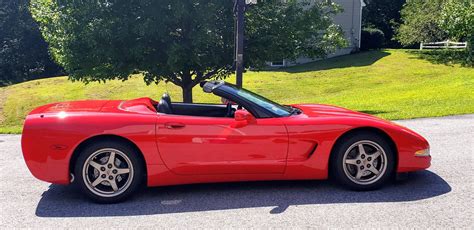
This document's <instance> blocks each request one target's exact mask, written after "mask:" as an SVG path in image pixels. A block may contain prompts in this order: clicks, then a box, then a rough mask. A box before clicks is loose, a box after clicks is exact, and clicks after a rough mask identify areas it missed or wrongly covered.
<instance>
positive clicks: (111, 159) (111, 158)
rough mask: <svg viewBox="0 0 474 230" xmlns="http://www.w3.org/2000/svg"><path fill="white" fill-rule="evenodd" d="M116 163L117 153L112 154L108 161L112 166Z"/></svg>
mask: <svg viewBox="0 0 474 230" xmlns="http://www.w3.org/2000/svg"><path fill="white" fill-rule="evenodd" d="M114 162H115V152H113V151H112V152H110V156H109V160H108V161H107V164H112V165H115V164H114Z"/></svg>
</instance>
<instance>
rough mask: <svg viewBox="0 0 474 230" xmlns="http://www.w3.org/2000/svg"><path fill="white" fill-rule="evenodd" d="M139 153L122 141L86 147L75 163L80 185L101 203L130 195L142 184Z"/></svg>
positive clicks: (84, 191)
mask: <svg viewBox="0 0 474 230" xmlns="http://www.w3.org/2000/svg"><path fill="white" fill-rule="evenodd" d="M137 154H138V153H137V152H136V151H135V150H134V149H133V148H131V147H130V146H128V145H126V144H122V143H119V142H101V143H96V144H92V145H90V146H88V147H86V148H85V149H84V150H83V151H82V152H81V153H80V156H79V158H78V159H77V161H76V166H75V175H76V177H77V183H78V185H79V187H80V189H81V190H82V192H83V193H85V194H86V195H87V196H89V197H90V198H92V200H93V201H95V202H99V203H115V202H119V201H122V200H124V199H125V198H127V197H129V196H130V195H132V194H133V192H134V191H135V190H137V188H138V187H139V186H140V184H141V178H142V173H143V169H142V167H141V164H140V160H139V158H138V157H137V156H138V155H137Z"/></svg>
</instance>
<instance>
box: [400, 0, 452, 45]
mask: <svg viewBox="0 0 474 230" xmlns="http://www.w3.org/2000/svg"><path fill="white" fill-rule="evenodd" d="M445 1H446V0H430V1H426V0H410V1H408V2H407V3H406V4H405V5H404V6H403V9H402V11H401V15H402V21H403V23H402V24H401V25H400V27H398V29H397V35H396V39H397V40H398V41H399V42H400V43H401V44H402V45H405V46H409V45H414V44H417V43H420V42H432V41H441V40H445V39H446V38H447V34H446V32H445V31H444V30H443V29H442V28H441V27H440V26H439V23H438V22H439V19H440V17H441V11H442V8H443V3H444V2H445Z"/></svg>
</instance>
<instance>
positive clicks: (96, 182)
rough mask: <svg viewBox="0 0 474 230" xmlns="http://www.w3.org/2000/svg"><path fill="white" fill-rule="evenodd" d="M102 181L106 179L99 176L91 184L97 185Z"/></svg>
mask: <svg viewBox="0 0 474 230" xmlns="http://www.w3.org/2000/svg"><path fill="white" fill-rule="evenodd" d="M102 181H104V179H102V178H100V177H99V178H97V179H95V181H94V182H92V184H91V185H92V187H95V186H97V185H99V184H100V183H102Z"/></svg>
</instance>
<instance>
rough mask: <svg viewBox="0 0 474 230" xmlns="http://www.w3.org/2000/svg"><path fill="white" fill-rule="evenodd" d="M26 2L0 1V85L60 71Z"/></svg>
mask: <svg viewBox="0 0 474 230" xmlns="http://www.w3.org/2000/svg"><path fill="white" fill-rule="evenodd" d="M28 5H29V1H28V0H0V28H1V30H0V86H2V85H8V84H11V83H16V82H21V81H26V80H31V79H38V78H42V77H45V76H56V75H57V74H58V73H59V72H60V68H59V67H58V66H57V65H56V64H55V63H54V62H52V60H51V59H50V57H49V54H48V50H47V44H46V42H45V41H44V40H43V38H42V37H41V34H40V32H39V30H38V26H37V24H36V23H35V22H34V21H33V19H32V18H31V15H30V12H29V10H28Z"/></svg>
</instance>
